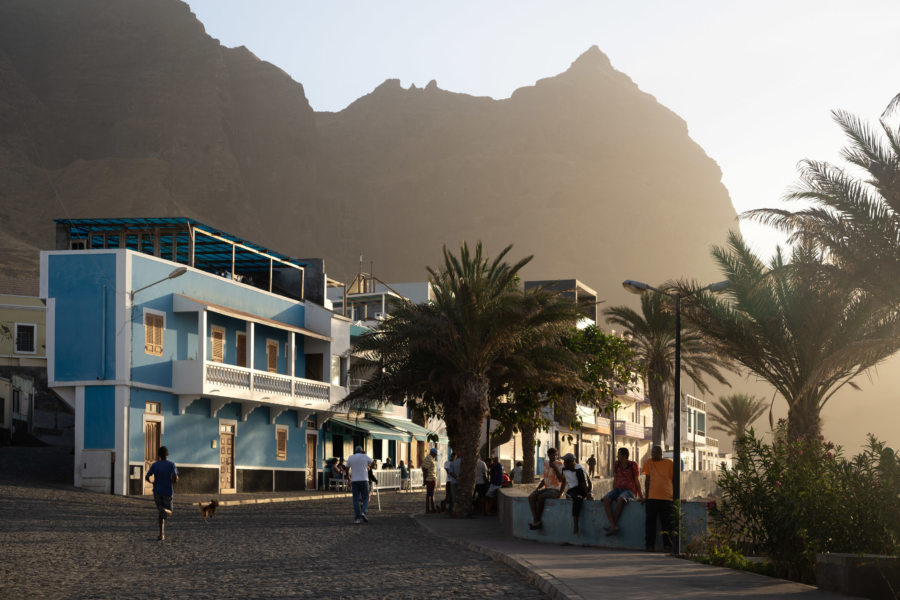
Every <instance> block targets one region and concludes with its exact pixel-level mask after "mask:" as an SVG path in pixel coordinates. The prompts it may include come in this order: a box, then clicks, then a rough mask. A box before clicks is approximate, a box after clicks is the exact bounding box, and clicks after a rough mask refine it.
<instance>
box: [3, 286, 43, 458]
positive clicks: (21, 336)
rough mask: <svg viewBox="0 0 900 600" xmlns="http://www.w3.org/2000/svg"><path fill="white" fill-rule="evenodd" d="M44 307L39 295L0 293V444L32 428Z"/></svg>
mask: <svg viewBox="0 0 900 600" xmlns="http://www.w3.org/2000/svg"><path fill="white" fill-rule="evenodd" d="M45 336H46V307H45V306H44V303H43V302H42V301H41V299H40V298H37V297H34V296H19V295H14V294H0V377H3V378H4V379H5V380H6V382H7V386H8V387H9V390H8V391H6V390H4V391H3V392H0V445H4V444H9V443H10V442H11V441H13V440H14V439H16V438H19V437H22V436H24V435H27V434H31V433H32V432H33V430H34V408H35V406H34V398H35V386H36V384H37V383H38V382H42V381H43V380H44V374H45V372H46V368H47V354H46V341H45Z"/></svg>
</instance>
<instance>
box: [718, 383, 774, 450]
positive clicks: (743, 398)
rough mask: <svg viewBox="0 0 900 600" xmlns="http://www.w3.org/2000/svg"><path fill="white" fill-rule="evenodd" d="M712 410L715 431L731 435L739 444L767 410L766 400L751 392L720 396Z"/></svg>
mask: <svg viewBox="0 0 900 600" xmlns="http://www.w3.org/2000/svg"><path fill="white" fill-rule="evenodd" d="M711 408H712V412H710V414H709V416H710V419H711V420H712V427H710V429H712V430H713V431H721V432H723V433H725V434H727V435H729V436H731V439H732V442H733V443H734V444H735V445H737V443H738V440H740V439H741V436H743V435H744V432H745V431H747V428H748V427H749V426H750V425H752V424H753V421H755V420H757V419H758V418H760V417H761V416H763V414H764V413H765V412H766V408H767V406H766V401H765V400H764V399H762V398H757V397H755V396H751V395H749V394H731V395H729V396H719V399H718V400H716V401H714V402H713V403H712V406H711Z"/></svg>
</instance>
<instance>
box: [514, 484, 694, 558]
mask: <svg viewBox="0 0 900 600" xmlns="http://www.w3.org/2000/svg"><path fill="white" fill-rule="evenodd" d="M533 489H534V486H524V485H523V486H517V487H514V488H507V489H503V490H501V491H500V502H499V507H498V510H499V514H500V522H501V523H502V525H503V528H504V532H505V533H506V534H507V535H510V536H513V537H517V538H521V539H525V540H534V541H538V542H547V543H551V544H563V543H567V544H574V545H581V546H599V547H603V548H623V549H631V550H643V549H644V520H645V518H644V505H643V504H642V503H640V502H637V501H635V502H629V503H628V504H627V505H626V506H625V510H624V511H622V517H621V518H620V519H619V532H618V533H617V534H615V535H611V536H607V535H606V532H605V530H604V529H603V528H604V527H606V526H608V525H609V521H608V520H607V518H606V512H605V511H604V509H603V504H602V503H601V502H600V500H599V499H598V500H586V501H585V502H584V504H583V506H582V508H581V516H580V518H579V520H578V528H579V533H578V534H577V535H576V534H574V533H572V502H571V500H568V499H561V500H548V501H547V502H546V503H545V504H544V513H543V515H542V516H541V521H542V522H543V527H542V528H541V529H536V530H531V529H529V528H528V524H529V523H531V509H530V508H529V506H528V494H529V493H530V492H531V491H532V490H533ZM597 497H598V498H599V496H597ZM682 522H683V527H684V532H683V536H682V542H681V544H682V548H683V547H684V546H685V545H686V544H687V543H688V542H690V540H692V539H694V538H695V537H697V536H698V535H702V534H704V533H706V505H705V503H703V502H682ZM659 529H660V528H659V526H658V525H657V540H656V547H657V548H662V540H661V539H660V538H661V533H659Z"/></svg>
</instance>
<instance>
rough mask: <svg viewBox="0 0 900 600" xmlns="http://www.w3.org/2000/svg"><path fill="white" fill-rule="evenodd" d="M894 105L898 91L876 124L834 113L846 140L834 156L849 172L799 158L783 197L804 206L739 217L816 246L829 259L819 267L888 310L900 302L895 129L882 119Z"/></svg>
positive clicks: (899, 159)
mask: <svg viewBox="0 0 900 600" xmlns="http://www.w3.org/2000/svg"><path fill="white" fill-rule="evenodd" d="M897 106H900V95H897V96H896V97H895V98H894V99H893V100H892V101H891V103H890V105H889V106H888V108H887V109H886V110H885V112H884V114H882V116H881V119H880V120H879V127H877V128H873V127H871V126H870V125H868V124H867V123H865V122H864V121H862V120H860V119H859V118H857V117H855V116H853V115H851V114H849V113H847V112H844V111H833V112H832V116H833V118H834V120H835V121H836V122H837V124H838V125H839V126H840V127H841V129H843V131H844V133H845V134H846V136H847V138H848V141H849V144H848V145H847V146H846V147H845V148H844V149H843V150H842V152H841V155H842V157H843V158H844V159H845V160H846V161H847V162H848V163H849V164H850V166H851V167H852V168H853V169H854V172H851V171H847V170H845V169H843V168H841V167H839V166H835V165H833V164H830V163H828V162H822V161H814V160H805V161H803V162H801V163H800V182H799V184H798V185H796V186H795V187H794V188H793V189H792V190H791V191H790V192H789V193H788V195H787V199H788V200H801V201H805V202H808V203H810V206H809V207H808V208H804V209H802V210H798V211H788V210H782V209H773V208H767V209H758V210H753V211H749V212H747V213H744V215H743V216H744V217H747V218H751V219H754V220H756V221H760V222H762V223H766V224H769V225H773V226H775V227H776V228H778V229H780V230H782V231H785V232H787V233H790V234H791V237H790V238H789V241H790V243H795V242H800V241H803V242H807V243H813V244H815V245H817V246H819V247H821V248H822V249H824V250H825V251H826V253H827V257H828V259H829V260H828V263H826V264H825V265H823V269H825V270H827V271H830V273H831V277H832V278H833V279H835V281H836V282H837V283H838V284H839V285H850V286H852V287H859V288H861V289H864V290H866V291H868V292H870V293H874V294H875V295H876V296H877V297H878V298H880V299H881V300H882V301H883V302H884V303H885V304H887V305H888V307H889V308H894V307H896V306H897V304H898V303H900V129H898V128H897V127H896V126H892V125H891V124H890V123H889V121H888V117H889V116H890V115H891V114H892V113H893V112H894V109H895V108H896V107H897ZM857 173H859V175H857Z"/></svg>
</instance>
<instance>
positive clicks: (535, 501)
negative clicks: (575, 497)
mask: <svg viewBox="0 0 900 600" xmlns="http://www.w3.org/2000/svg"><path fill="white" fill-rule="evenodd" d="M564 487H565V478H564V477H563V474H562V463H560V462H559V461H558V460H557V459H556V448H550V449H548V450H547V461H546V462H544V477H543V479H541V482H540V483H539V484H538V486H537V487H536V488H535V489H534V491H533V492H531V494H529V495H528V506H529V508H531V517H532V520H531V523H529V524H528V528H529V529H540V528H541V527H543V526H544V525H543V523H541V515H542V514H543V513H544V502H546V501H547V500H549V499H555V498H559V497H560V496H562V493H563V492H564V491H565V489H564Z"/></svg>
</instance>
